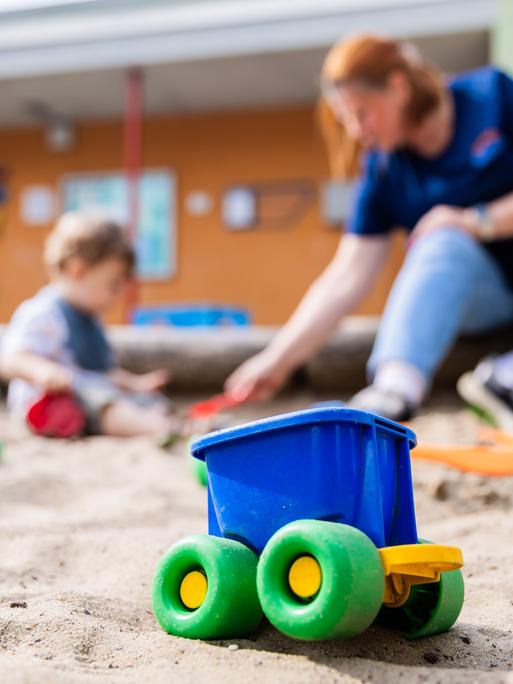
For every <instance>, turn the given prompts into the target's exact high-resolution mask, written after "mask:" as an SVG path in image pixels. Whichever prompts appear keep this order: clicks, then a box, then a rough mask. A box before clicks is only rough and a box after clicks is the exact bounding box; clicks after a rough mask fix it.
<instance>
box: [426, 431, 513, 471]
mask: <svg viewBox="0 0 513 684" xmlns="http://www.w3.org/2000/svg"><path fill="white" fill-rule="evenodd" d="M412 456H413V457H414V458H419V459H422V460H425V461H436V462H437V463H443V464H445V465H448V466H451V467H452V468H457V469H458V470H462V471H465V472H469V473H476V474H478V475H491V476H493V477H507V476H508V475H513V435H510V434H508V433H506V432H502V431H501V430H496V429H494V428H482V429H481V431H480V433H479V443H477V444H468V445H467V444H461V445H458V444H429V443H427V444H422V443H421V444H419V445H418V446H417V447H416V448H415V449H414V450H413V451H412Z"/></svg>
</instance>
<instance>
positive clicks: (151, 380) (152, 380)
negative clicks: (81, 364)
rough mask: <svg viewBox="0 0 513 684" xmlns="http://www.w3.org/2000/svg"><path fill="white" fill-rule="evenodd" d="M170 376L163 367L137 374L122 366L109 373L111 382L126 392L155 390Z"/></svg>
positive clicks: (165, 383) (161, 387)
mask: <svg viewBox="0 0 513 684" xmlns="http://www.w3.org/2000/svg"><path fill="white" fill-rule="evenodd" d="M170 377H171V374H170V373H169V371H166V370H163V369H160V370H156V371H152V372H151V373H141V374H138V373H131V372H130V371H127V370H125V369H124V368H114V369H113V370H111V371H110V373H109V378H110V379H111V380H112V382H113V383H114V384H115V385H116V386H117V387H119V389H121V390H125V391H127V392H157V391H158V390H161V389H163V388H164V387H165V386H166V385H167V384H168V382H169V380H170Z"/></svg>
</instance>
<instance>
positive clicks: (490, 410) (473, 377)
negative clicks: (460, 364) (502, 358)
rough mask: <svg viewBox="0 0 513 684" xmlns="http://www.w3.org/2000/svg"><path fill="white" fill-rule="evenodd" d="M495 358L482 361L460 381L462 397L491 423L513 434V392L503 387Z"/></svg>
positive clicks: (457, 386)
mask: <svg viewBox="0 0 513 684" xmlns="http://www.w3.org/2000/svg"><path fill="white" fill-rule="evenodd" d="M496 363H497V360H496V358H495V357H489V358H486V359H484V360H483V361H481V363H479V364H478V365H477V366H476V368H475V369H474V370H473V371H471V372H470V373H465V375H462V376H461V378H460V379H459V380H458V383H457V385H456V388H457V390H458V394H459V395H460V397H461V398H462V399H463V400H464V401H465V402H467V404H469V405H470V406H471V407H472V408H475V409H477V411H478V412H479V413H481V415H483V417H484V418H485V419H487V420H488V421H489V422H492V423H493V424H494V425H496V426H497V427H499V428H500V429H501V430H505V431H506V432H513V391H512V389H511V388H509V387H506V386H505V385H503V384H502V383H501V382H500V380H499V378H498V376H497V373H496Z"/></svg>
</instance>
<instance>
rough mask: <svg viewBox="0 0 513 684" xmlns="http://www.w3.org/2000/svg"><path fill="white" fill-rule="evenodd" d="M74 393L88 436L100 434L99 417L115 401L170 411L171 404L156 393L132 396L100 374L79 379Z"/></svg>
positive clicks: (132, 394)
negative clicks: (83, 416)
mask: <svg viewBox="0 0 513 684" xmlns="http://www.w3.org/2000/svg"><path fill="white" fill-rule="evenodd" d="M73 389H74V393H75V396H76V398H77V399H78V401H79V403H80V405H81V406H82V408H83V409H84V411H85V414H86V428H85V432H86V434H88V435H98V434H101V417H102V414H103V412H104V411H105V409H106V408H108V407H109V406H111V405H112V404H114V403H115V402H116V401H126V402H130V403H133V404H136V405H137V406H162V409H163V410H170V408H171V402H169V400H167V399H166V398H165V397H164V396H163V395H161V394H159V393H157V392H144V393H137V394H134V393H133V392H124V391H123V390H120V389H119V388H118V387H116V385H114V383H113V382H112V381H111V380H109V378H107V377H105V376H102V375H100V374H98V375H96V374H95V375H94V377H87V378H84V379H82V378H80V380H78V381H77V382H76V383H75V384H74V388H73Z"/></svg>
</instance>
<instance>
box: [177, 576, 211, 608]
mask: <svg viewBox="0 0 513 684" xmlns="http://www.w3.org/2000/svg"><path fill="white" fill-rule="evenodd" d="M207 588H208V582H207V578H206V577H205V575H204V574H203V573H202V572H201V571H200V570H193V571H192V572H189V573H187V575H185V577H184V578H183V580H182V583H181V585H180V598H181V599H182V603H183V604H184V606H185V607H186V608H189V609H190V610H195V609H196V608H199V607H200V606H201V604H202V603H203V601H204V600H205V596H206V595H207Z"/></svg>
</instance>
